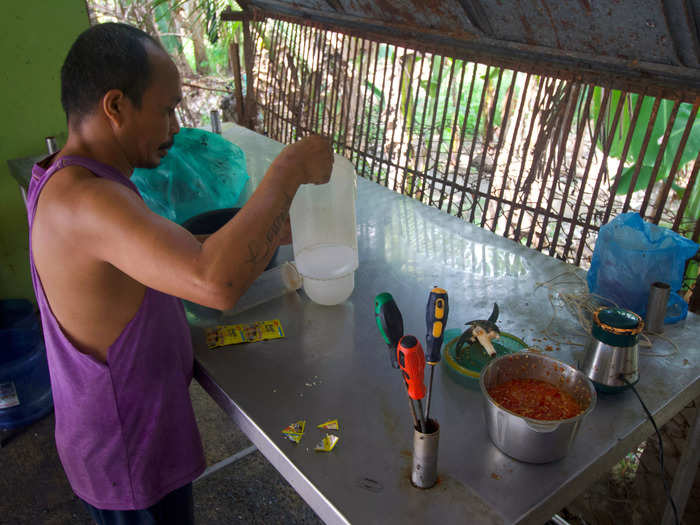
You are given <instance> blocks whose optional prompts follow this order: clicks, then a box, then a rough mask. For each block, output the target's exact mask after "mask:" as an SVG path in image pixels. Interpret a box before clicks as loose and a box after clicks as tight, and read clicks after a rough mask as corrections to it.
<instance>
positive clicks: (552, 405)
mask: <svg viewBox="0 0 700 525" xmlns="http://www.w3.org/2000/svg"><path fill="white" fill-rule="evenodd" d="M488 392H489V395H490V396H491V397H492V398H493V400H494V401H495V402H496V403H498V404H499V405H501V406H502V407H503V408H505V409H507V410H510V411H511V412H514V413H515V414H518V415H519V416H523V417H529V418H532V419H541V420H546V421H553V420H556V419H568V418H570V417H574V416H577V415H579V414H580V413H581V412H583V408H581V405H579V403H578V401H576V399H574V398H573V396H571V394H567V393H566V392H564V391H563V390H560V389H559V388H557V387H556V386H554V385H550V384H549V383H546V382H544V381H540V380H538V379H511V380H510V381H506V382H505V383H501V384H500V385H497V386H495V387H492V388H490V389H489V391H488Z"/></svg>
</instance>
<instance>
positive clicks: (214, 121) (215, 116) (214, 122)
mask: <svg viewBox="0 0 700 525" xmlns="http://www.w3.org/2000/svg"><path fill="white" fill-rule="evenodd" d="M209 115H210V116H211V130H212V132H214V133H216V134H217V135H221V120H220V119H219V112H218V111H217V110H216V109H212V110H211V111H210V112H209Z"/></svg>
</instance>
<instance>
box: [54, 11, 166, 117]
mask: <svg viewBox="0 0 700 525" xmlns="http://www.w3.org/2000/svg"><path fill="white" fill-rule="evenodd" d="M146 42H151V43H152V44H155V45H156V46H158V47H160V48H161V49H162V46H161V45H160V43H159V42H158V41H157V40H156V39H154V38H153V37H152V36H150V35H149V34H147V33H144V32H143V31H141V30H140V29H137V28H135V27H133V26H130V25H127V24H119V23H114V22H108V23H105V24H98V25H95V26H92V27H91V28H90V29H87V30H85V31H83V33H81V34H80V36H78V38H77V39H76V41H75V42H74V43H73V45H72V46H71V48H70V50H69V51H68V55H67V56H66V60H65V61H64V62H63V67H62V68H61V104H62V105H63V110H64V111H65V112H66V118H67V119H68V120H69V122H71V123H77V122H79V121H80V120H81V119H82V118H83V117H84V116H85V115H88V114H90V113H91V112H92V111H93V110H94V109H95V106H97V104H98V103H99V101H100V100H101V99H102V97H103V96H104V95H105V93H107V91H109V90H110V89H119V90H121V91H123V92H124V94H125V95H126V96H127V97H129V98H130V99H131V101H132V102H133V103H134V104H135V105H136V107H140V106H141V98H142V96H143V92H144V91H145V90H146V88H147V87H148V84H149V83H150V80H151V65H150V62H149V59H148V52H147V50H146Z"/></svg>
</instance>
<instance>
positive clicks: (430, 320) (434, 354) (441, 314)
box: [425, 286, 450, 420]
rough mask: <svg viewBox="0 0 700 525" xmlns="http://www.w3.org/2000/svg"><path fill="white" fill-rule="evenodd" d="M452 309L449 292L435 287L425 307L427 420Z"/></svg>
mask: <svg viewBox="0 0 700 525" xmlns="http://www.w3.org/2000/svg"><path fill="white" fill-rule="evenodd" d="M449 310H450V307H449V303H448V301H447V291H446V290H444V289H443V288H438V287H437V286H435V287H433V289H432V290H430V295H429V296H428V304H427V306H426V307H425V324H426V325H427V334H426V335H425V361H426V362H427V363H428V364H429V365H430V381H429V383H428V396H427V399H426V400H425V419H426V420H427V419H428V418H429V417H430V397H431V396H430V394H431V393H432V392H433V372H434V371H435V365H436V364H438V363H439V362H440V348H441V347H442V339H443V337H444V336H445V325H446V324H447V314H448V313H449Z"/></svg>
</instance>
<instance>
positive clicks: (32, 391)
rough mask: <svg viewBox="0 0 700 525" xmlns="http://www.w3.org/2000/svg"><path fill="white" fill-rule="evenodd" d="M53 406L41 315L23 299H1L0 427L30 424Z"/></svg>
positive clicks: (6, 427) (9, 427)
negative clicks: (40, 322) (40, 321)
mask: <svg viewBox="0 0 700 525" xmlns="http://www.w3.org/2000/svg"><path fill="white" fill-rule="evenodd" d="M52 408H53V399H52V397H51V382H50V380H49V368H48V364H47V362H46V348H45V347H44V341H43V338H42V336H41V328H40V324H39V317H38V316H37V314H36V313H35V312H34V306H33V305H32V303H31V302H29V301H27V300H24V299H10V300H2V301H0V429H11V428H16V427H21V426H25V425H28V424H29V423H32V422H34V421H36V420H37V419H39V418H42V417H44V416H45V415H46V414H48V413H49V412H50V411H51V409H52Z"/></svg>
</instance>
